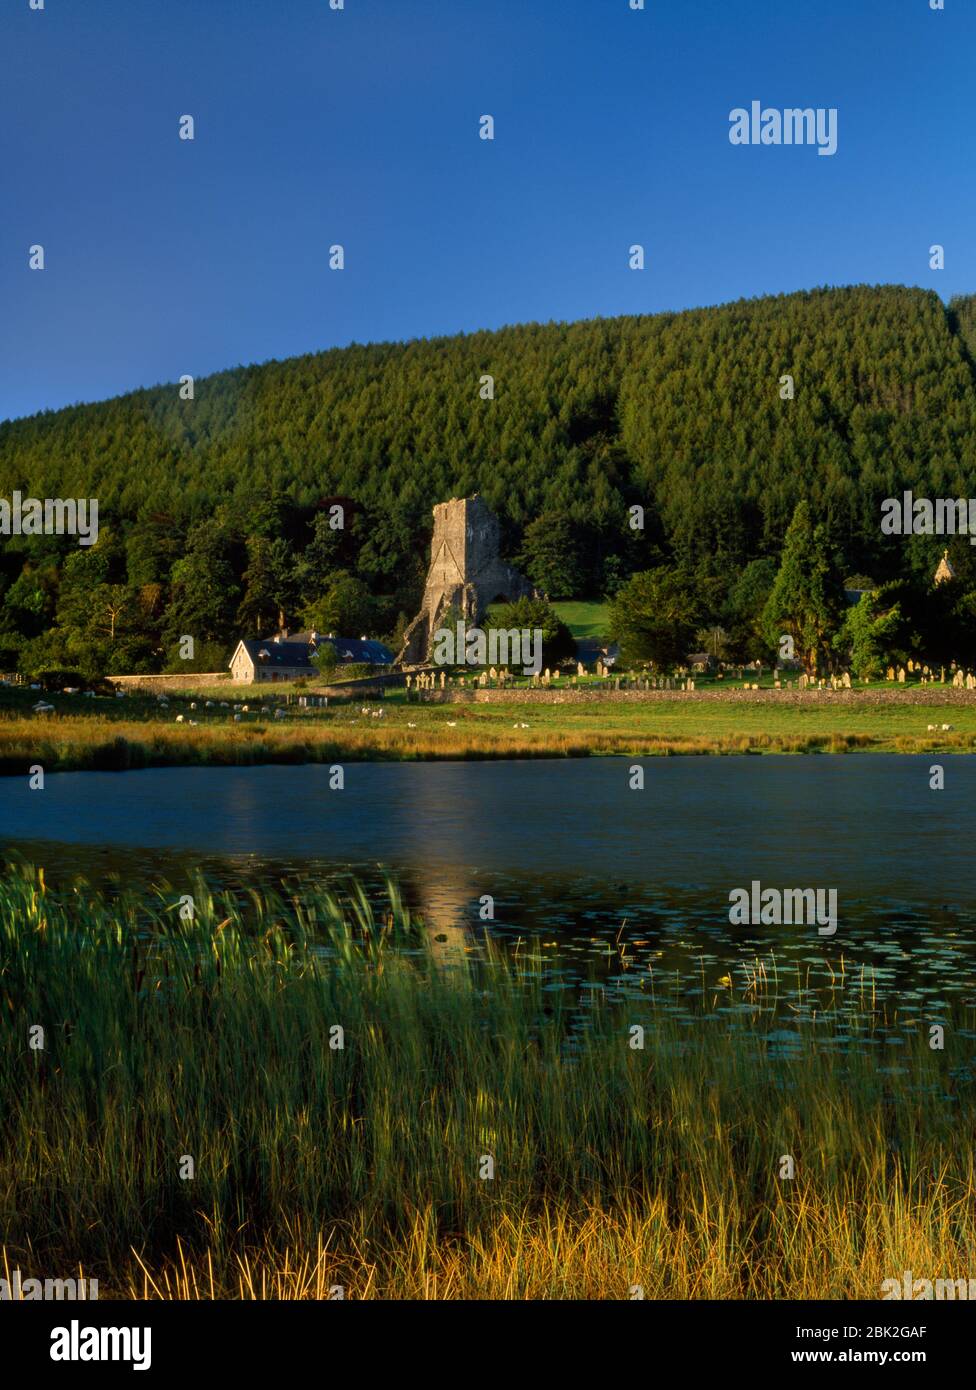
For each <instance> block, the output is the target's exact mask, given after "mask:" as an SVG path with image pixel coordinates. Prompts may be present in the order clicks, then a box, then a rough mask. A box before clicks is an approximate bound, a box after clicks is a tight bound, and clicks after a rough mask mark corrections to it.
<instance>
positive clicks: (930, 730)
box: [929, 724, 935, 734]
mask: <svg viewBox="0 0 976 1390" xmlns="http://www.w3.org/2000/svg"><path fill="white" fill-rule="evenodd" d="M929 733H930V734H934V733H935V725H934V724H930V725H929Z"/></svg>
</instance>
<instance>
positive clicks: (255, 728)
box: [0, 701, 976, 775]
mask: <svg viewBox="0 0 976 1390" xmlns="http://www.w3.org/2000/svg"><path fill="white" fill-rule="evenodd" d="M790 713H791V712H790V711H786V712H785V714H784V712H782V711H777V717H776V718H773V716H772V715H771V714H769V713H765V714H764V713H763V712H762V711H759V710H744V711H732V713H731V714H730V713H729V711H728V710H727V709H724V708H721V707H720V708H719V709H718V710H716V708H715V707H714V706H713V707H705V706H695V707H692V709H689V708H688V707H687V706H686V707H684V708H683V709H681V710H680V711H679V712H678V713H677V714H676V713H675V712H673V711H668V710H664V709H661V708H660V707H655V708H651V709H646V708H642V707H640V706H613V707H611V706H607V707H603V706H597V707H593V706H590V707H587V708H585V709H580V708H579V707H576V708H573V709H568V708H560V707H558V706H556V707H552V706H549V707H545V708H542V707H540V706H528V705H526V706H521V705H510V706H505V707H503V708H500V707H493V706H481V707H479V706H473V707H472V706H443V707H434V706H421V707H419V708H418V707H416V706H410V705H398V704H395V703H394V702H392V701H390V702H388V703H387V704H386V706H385V713H384V717H383V718H382V719H375V720H374V719H371V718H368V717H362V716H360V715H359V712H358V710H354V711H350V710H348V709H335V710H329V711H322V712H316V713H315V714H314V715H309V716H307V717H295V716H294V715H289V717H288V718H287V719H285V720H283V721H281V722H280V723H279V722H274V721H269V720H268V719H266V718H264V717H261V716H255V715H250V716H247V717H246V722H244V721H242V722H241V723H234V722H233V721H232V720H231V719H229V718H228V717H227V716H226V714H225V715H224V716H223V717H211V718H208V719H207V720H205V721H204V720H203V719H202V717H201V722H200V723H199V724H198V725H197V726H196V727H193V726H191V725H189V724H188V723H180V724H178V723H176V722H175V720H174V718H173V716H172V715H171V714H170V715H168V716H167V717H166V718H163V717H159V716H155V717H146V718H142V719H125V718H121V717H115V718H113V717H109V716H107V715H98V716H96V715H90V716H84V715H74V714H59V715H57V716H54V717H49V718H41V717H36V716H34V717H24V716H23V715H18V714H10V713H7V714H6V715H5V716H4V717H0V773H8V774H13V775H26V773H27V770H28V768H29V767H30V766H31V765H33V764H40V765H41V766H42V767H43V768H44V770H45V772H53V771H70V770H79V771H84V770H100V769H101V770H123V769H129V768H142V767H167V766H169V767H172V766H206V765H213V766H247V765H255V764H260V763H331V762H337V761H342V760H351V761H357V760H360V761H361V760H377V761H383V760H391V761H428V760H437V759H465V758H476V759H477V758H578V757H587V756H608V755H623V756H633V757H655V756H670V755H705V754H719V755H727V754H741V753H787V754H798V753H847V752H858V751H862V752H863V751H871V752H899V753H930V752H936V751H939V752H945V753H967V752H972V751H974V749H976V721H973V720H972V719H971V718H970V719H967V720H966V721H965V722H966V724H967V725H968V724H969V723H973V727H972V728H970V727H963V728H960V729H956V730H954V731H953V732H947V733H941V732H940V733H939V734H937V735H933V734H930V733H927V732H925V731H924V729H925V719H926V714H927V713H928V714H931V711H926V710H925V709H924V708H921V709H916V710H915V711H914V716H913V718H912V720H911V724H913V725H914V726H915V727H914V728H912V727H908V728H906V723H907V722H908V721H906V719H905V717H904V711H898V712H897V713H898V715H899V716H900V717H899V718H897V719H895V718H892V717H891V716H892V713H893V712H892V711H884V710H882V711H877V710H875V711H873V712H871V713H872V717H870V718H869V719H868V720H867V721H865V718H864V711H859V712H858V714H859V715H860V718H858V717H856V716H855V715H854V714H853V713H848V714H847V715H846V717H845V711H842V710H838V709H832V710H824V711H819V710H813V711H809V710H803V711H796V712H793V717H792V718H790ZM936 713H937V714H939V713H941V714H943V715H944V714H945V713H946V711H945V710H940V711H937V712H936ZM950 713H951V714H952V715H953V716H954V718H955V720H956V721H957V722H961V721H960V716H959V715H958V714H956V712H955V711H951V712H950ZM962 714H963V715H964V716H969V715H970V711H969V710H968V709H964V710H963V711H962ZM811 716H812V717H811ZM818 716H819V717H818ZM523 723H525V724H527V725H528V726H529V727H528V728H527V729H522V728H521V727H512V726H513V725H521V724H523ZM411 724H414V725H415V726H416V727H413V728H411V727H410V725H411Z"/></svg>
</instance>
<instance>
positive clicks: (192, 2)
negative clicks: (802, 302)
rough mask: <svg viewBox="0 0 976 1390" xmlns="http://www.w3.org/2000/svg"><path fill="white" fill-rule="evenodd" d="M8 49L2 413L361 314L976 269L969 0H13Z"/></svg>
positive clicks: (503, 318)
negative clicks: (822, 145)
mask: <svg viewBox="0 0 976 1390" xmlns="http://www.w3.org/2000/svg"><path fill="white" fill-rule="evenodd" d="M0 52H2V54H3V68H4V80H3V84H2V90H0V131H2V135H0V141H2V145H0V156H2V159H0V168H2V184H0V187H2V194H0V198H2V215H0V418H3V417H8V416H15V415H22V414H27V413H30V412H33V411H35V410H40V409H47V408H51V407H57V406H60V405H64V404H68V403H70V402H73V401H78V400H97V399H102V398H105V397H108V396H113V395H117V394H119V393H120V392H123V391H125V390H129V389H132V388H134V387H138V386H147V385H152V384H154V383H157V382H160V381H175V380H176V379H177V378H178V377H179V376H180V375H181V374H183V373H184V372H189V373H191V374H193V375H195V376H199V375H202V374H204V373H207V372H211V371H216V370H219V369H221V368H225V367H232V366H236V365H237V364H238V363H242V362H259V361H264V360H266V359H268V358H270V357H279V358H280V357H287V356H291V355H293V354H296V353H302V352H310V351H316V350H319V349H322V348H325V347H329V346H333V345H341V344H345V343H349V342H351V341H360V342H363V341H369V340H373V341H375V340H380V339H404V338H411V337H417V336H431V335H437V334H444V333H454V332H457V331H461V330H472V329H476V328H484V327H497V326H500V325H502V324H506V323H518V322H525V321H527V320H548V319H576V318H585V317H591V316H593V315H597V314H603V315H610V314H621V313H647V312H654V311H658V310H662V309H681V308H686V307H690V306H693V305H699V304H713V303H719V302H722V301H724V300H729V299H735V298H739V297H740V296H753V295H759V294H766V293H774V292H779V291H784V290H792V289H798V288H808V287H810V286H814V285H822V284H850V283H856V282H863V281H867V282H870V283H875V282H901V283H906V284H916V285H923V286H927V287H931V288H935V289H936V290H938V291H939V292H940V293H941V294H942V295H943V296H944V297H945V298H948V297H949V296H950V295H951V294H954V293H959V292H967V291H973V290H976V260H974V247H976V184H974V179H973V165H974V161H973V139H974V135H973V132H974V119H976V118H974V115H973V108H972V102H973V96H974V73H976V4H974V3H972V0H946V9H945V11H944V12H942V13H937V12H933V11H931V10H930V9H929V0H778V3H774V2H773V0H646V8H645V10H644V11H643V12H633V11H631V10H630V8H629V3H628V0H345V9H344V10H342V11H341V12H337V11H333V10H331V9H330V8H329V3H328V0H46V3H45V9H44V11H43V12H34V11H31V10H30V9H29V7H28V0H2V9H0ZM753 99H758V100H760V101H762V102H763V104H764V105H765V106H775V107H780V108H782V107H786V106H803V107H806V106H813V107H818V106H822V107H831V106H835V107H837V108H838V111H839V149H838V152H837V154H836V155H835V156H833V157H832V158H825V157H821V156H818V154H817V153H816V150H815V149H811V148H804V147H799V148H798V147H793V148H786V147H780V148H775V147H773V148H763V147H760V148H752V147H748V148H738V147H735V146H733V145H731V144H730V142H729V138H728V136H729V119H728V118H729V112H730V110H732V109H733V108H734V107H738V106H744V107H748V106H749V103H750V102H751V101H752V100H753ZM485 113H490V114H491V115H493V116H494V118H495V121H496V138H495V140H494V142H491V143H489V142H487V141H482V140H480V139H479V138H478V121H479V117H480V116H481V115H482V114H485ZM184 114H190V115H192V116H193V117H194V118H195V122H196V139H195V140H194V141H193V142H192V143H190V142H184V141H181V140H179V139H178V138H177V132H178V119H179V117H180V116H181V115H184ZM333 242H341V243H342V244H343V245H344V246H345V249H346V257H347V268H346V269H345V270H344V271H343V272H341V273H338V272H334V271H330V270H329V268H328V248H329V246H330V245H331V244H332V243H333ZM634 242H641V243H643V245H644V246H645V247H646V253H647V269H646V270H644V271H643V272H642V273H641V272H635V271H631V270H629V269H628V267H627V250H628V248H629V246H630V245H631V244H632V243H634ZM935 242H940V243H942V244H944V245H945V247H946V269H945V270H944V271H942V272H935V271H932V270H930V269H929V264H928V248H929V246H930V245H931V244H933V243H935ZM35 243H41V244H43V246H44V248H45V253H46V262H47V264H46V269H45V270H44V271H43V272H31V271H30V270H29V269H28V267H27V251H28V247H29V246H31V245H32V244H35Z"/></svg>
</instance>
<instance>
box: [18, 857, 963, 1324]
mask: <svg viewBox="0 0 976 1390" xmlns="http://www.w3.org/2000/svg"><path fill="white" fill-rule="evenodd" d="M193 898H194V904H193V906H194V911H193V915H192V920H190V921H184V920H181V915H180V910H179V909H180V900H179V897H178V896H177V895H176V894H175V893H173V892H171V891H170V890H169V889H168V888H167V887H166V886H165V885H160V887H159V888H158V890H157V891H156V892H155V893H153V894H149V893H142V894H139V895H125V894H123V895H122V896H120V897H118V898H116V899H109V898H107V897H105V896H103V895H102V894H100V893H96V892H94V891H93V890H91V889H89V888H87V887H85V886H84V885H79V886H77V887H76V888H74V889H73V890H71V891H63V892H62V891H59V892H54V891H52V890H51V889H50V888H49V887H48V886H47V885H46V883H45V880H44V875H43V872H42V871H39V870H36V869H29V868H20V869H17V870H13V871H11V872H10V873H9V875H8V876H7V877H6V878H5V879H4V881H3V882H2V885H0V1013H2V1016H3V1020H4V1027H3V1030H2V1034H0V1039H2V1040H0V1142H2V1152H3V1155H4V1159H3V1167H2V1176H0V1245H2V1246H3V1247H4V1251H5V1254H4V1259H5V1260H6V1261H7V1264H8V1267H13V1266H16V1267H19V1268H20V1269H21V1270H22V1271H23V1272H24V1274H25V1276H26V1275H27V1274H32V1275H35V1276H36V1277H44V1276H52V1277H55V1276H56V1277H65V1276H67V1275H69V1274H71V1273H73V1272H76V1271H77V1270H78V1269H79V1267H80V1268H81V1269H82V1270H83V1271H84V1272H85V1274H86V1275H87V1276H89V1277H92V1276H95V1277H98V1278H99V1279H100V1294H101V1296H102V1297H108V1296H111V1295H112V1294H115V1295H116V1296H126V1295H132V1294H134V1295H136V1296H138V1297H147V1298H160V1297H163V1298H213V1297H230V1298H324V1297H329V1296H335V1291H336V1289H337V1288H341V1289H342V1290H343V1291H344V1294H345V1296H346V1297H348V1298H351V1297H373V1298H387V1299H390V1298H479V1297H491V1298H561V1297H578V1298H627V1297H629V1296H631V1291H632V1289H633V1288H634V1287H635V1286H638V1285H639V1286H641V1287H642V1289H643V1291H644V1296H645V1297H648V1298H655V1297H668V1298H771V1297H776V1298H802V1297H819V1298H877V1297H878V1296H879V1291H880V1285H881V1280H882V1279H884V1278H888V1277H900V1276H901V1272H902V1271H903V1270H904V1269H913V1270H914V1271H915V1272H916V1275H917V1276H923V1275H924V1276H925V1277H936V1276H939V1275H943V1274H947V1275H948V1274H951V1273H952V1271H955V1272H956V1276H957V1277H962V1276H963V1275H968V1274H969V1273H970V1272H972V1271H971V1270H970V1264H971V1260H972V1252H973V1250H974V1249H976V1205H974V1197H976V1174H974V1159H973V1150H972V1145H971V1142H970V1141H971V1136H972V1132H973V1120H974V1118H976V1115H974V1111H976V1106H974V1096H973V1063H974V1047H973V1033H972V1010H971V1008H970V1009H969V1010H968V1011H967V1010H966V1008H965V1006H964V1005H962V1004H961V1005H959V1006H958V1013H959V1016H958V1017H956V1016H953V1017H952V1018H950V1019H947V1020H946V1021H947V1022H948V1024H949V1026H948V1027H947V1029H946V1046H945V1051H944V1052H937V1051H932V1050H930V1048H929V1047H928V1045H927V1042H928V1033H927V1025H926V1021H924V1020H918V1021H917V1024H918V1026H917V1027H916V1028H915V1029H914V1030H912V1029H909V1032H908V1040H907V1043H906V1045H905V1046H903V1047H900V1048H899V1049H898V1050H897V1063H898V1065H897V1066H896V1067H892V1066H890V1065H886V1064H885V1063H886V1050H885V1049H884V1048H883V1047H882V1046H881V1045H880V1043H879V1040H878V1039H877V1038H876V1037H875V1028H876V1024H877V1021H878V1020H877V1016H876V1014H875V1012H874V1010H873V1009H872V1007H871V1004H870V1000H867V1001H865V1003H864V1008H863V1013H862V1014H861V1015H860V1016H857V1017H855V1018H854V1019H853V1021H852V1017H851V1014H850V1012H849V1011H848V1013H847V1014H846V1015H845V1017H846V1018H847V1022H846V1024H845V1030H846V1031H847V1032H848V1034H849V1038H850V1042H849V1045H847V1046H844V1047H837V1046H835V1045H829V1043H830V1039H829V1038H828V1036H827V1031H829V1030H827V1031H825V1029H824V1025H823V1024H822V1023H819V1024H813V1023H811V1022H810V1021H808V1020H806V1019H803V1020H800V1021H798V1022H796V1023H794V1024H792V1025H791V1027H792V1029H793V1030H794V1032H795V1034H796V1037H797V1038H798V1039H799V1042H798V1044H797V1045H796V1046H795V1047H792V1048H790V1049H787V1050H786V1051H785V1052H784V1051H783V1050H782V1049H780V1048H778V1047H777V1046H776V1045H775V1043H774V1040H773V1039H772V1038H771V1037H770V1036H769V1030H770V1028H771V1027H772V1025H771V1023H770V1015H769V1013H768V1011H767V1009H766V1006H768V1004H769V1003H770V1000H769V998H768V997H760V996H761V995H762V994H763V991H769V990H771V989H775V988H776V987H777V986H775V985H773V984H771V983H770V978H771V977H769V976H767V975H766V974H765V973H759V974H757V975H756V977H755V978H754V980H753V983H752V986H751V990H752V992H751V993H750V992H749V991H747V992H746V997H745V998H744V1000H743V1001H742V1002H743V1003H744V1004H745V1005H746V1007H744V1008H741V1009H736V1010H731V1011H729V1012H724V1013H723V1012H722V1011H720V1010H715V1009H714V1007H713V1006H710V1004H709V1003H708V1001H707V999H706V1000H705V1001H703V1005H702V1008H703V1012H702V1017H701V1019H700V1020H697V1021H696V1024H695V1026H694V1028H689V1027H687V1026H683V1025H682V1024H680V1023H679V1022H677V1021H676V1020H675V1019H673V1018H672V1017H671V1016H670V1015H669V1014H668V1013H667V1012H666V1011H664V1010H662V1009H661V1008H660V1007H659V1005H658V1003H657V1002H656V999H657V987H656V984H655V980H654V978H653V974H652V973H651V971H650V970H649V969H648V970H646V971H644V972H643V974H642V975H640V976H637V975H635V979H636V980H637V981H638V983H639V984H640V986H641V989H640V992H639V994H637V995H635V997H634V998H633V999H632V1000H630V1001H628V1002H626V1003H611V1002H609V1000H608V998H607V997H606V996H605V995H604V994H603V993H602V992H601V990H600V989H598V988H595V987H593V985H592V982H585V981H584V982H582V983H578V984H576V985H574V986H573V987H571V988H569V989H564V990H546V989H545V987H544V984H543V981H544V979H545V977H544V976H543V975H542V974H541V973H540V972H538V971H537V970H536V969H535V968H534V966H533V965H532V963H531V961H530V960H526V961H524V962H519V961H512V960H511V959H508V958H504V957H503V956H501V955H500V954H499V953H498V952H497V951H496V950H495V949H493V948H492V946H491V944H490V943H489V942H487V941H484V940H477V941H471V942H469V944H468V946H467V948H463V947H456V948H451V947H448V953H447V954H446V955H445V954H435V951H436V946H435V943H433V942H430V941H428V938H427V936H426V933H425V932H424V931H423V929H422V925H421V924H419V923H417V922H415V921H412V920H411V918H410V915H409V913H408V911H407V910H406V908H405V907H404V906H403V904H402V903H401V902H400V900H399V898H398V896H397V892H396V888H395V885H392V884H391V885H390V900H389V903H388V905H386V906H385V907H384V909H383V910H382V911H378V912H377V911H374V909H373V907H371V905H370V903H369V901H368V900H367V898H366V895H365V893H363V892H362V891H361V890H358V889H353V890H351V891H350V893H349V894H348V896H344V897H342V898H339V897H337V896H335V895H334V894H332V893H330V892H328V891H326V890H324V889H321V888H315V887H309V888H308V889H307V890H303V891H302V892H301V893H300V894H296V895H295V896H292V897H285V896H281V895H274V894H271V893H267V892H253V893H250V894H246V895H242V896H236V897H235V896H231V895H230V894H223V895H219V896H214V895H212V894H211V893H210V892H209V890H208V889H207V887H206V885H205V884H203V883H202V882H201V883H200V884H199V885H198V887H197V888H196V889H195V891H194V894H193ZM183 907H184V909H186V907H187V905H186V904H185V903H184V904H183ZM184 915H185V912H184ZM750 1001H751V1003H752V1004H753V1005H755V1009H754V1010H753V1009H750V1007H748V1005H749V1004H750ZM760 1005H762V1006H763V1007H762V1008H760ZM633 1024H641V1025H643V1026H644V1027H645V1029H646V1032H645V1039H644V1043H645V1045H644V1048H643V1049H642V1050H641V1049H634V1048H633V1047H631V1045H630V1041H631V1033H630V1029H631V1026H632V1025H633ZM37 1025H39V1026H40V1027H42V1028H43V1029H44V1035H43V1043H44V1046H43V1048H42V1049H35V1048H31V1047H30V1046H29V1038H30V1029H31V1028H32V1027H35V1026H37ZM336 1028H341V1029H342V1034H341V1035H340V1034H337V1033H336V1031H335V1030H336ZM340 1040H341V1043H342V1046H341V1047H340V1046H338V1045H337V1044H338V1042H339V1041H340ZM887 1060H888V1061H889V1062H890V1058H888V1059H887ZM784 1155H791V1156H792V1157H793V1159H794V1162H795V1176H794V1177H793V1178H792V1179H783V1178H782V1177H781V1176H780V1171H781V1160H782V1158H783V1156H784ZM188 1158H192V1161H193V1166H192V1172H193V1176H192V1177H189V1176H186V1173H187V1172H188V1169H187V1159H188ZM488 1158H491V1159H492V1160H493V1163H494V1175H493V1176H492V1177H487V1176H486V1173H487V1169H486V1160H487V1159H488Z"/></svg>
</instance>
